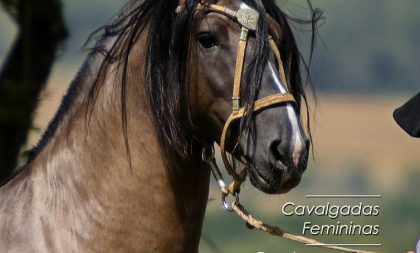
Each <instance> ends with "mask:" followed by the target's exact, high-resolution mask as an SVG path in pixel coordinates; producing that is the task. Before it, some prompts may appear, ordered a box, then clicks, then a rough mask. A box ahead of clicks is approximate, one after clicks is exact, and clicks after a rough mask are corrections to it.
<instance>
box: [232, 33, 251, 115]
mask: <svg viewBox="0 0 420 253" xmlns="http://www.w3.org/2000/svg"><path fill="white" fill-rule="evenodd" d="M247 40H248V29H247V28H245V27H242V31H241V37H240V39H239V44H238V51H237V54H236V66H235V79H234V81H233V95H232V111H233V112H234V113H236V112H238V110H239V107H240V106H241V104H240V93H241V81H242V72H243V67H244V59H245V52H246V45H247Z"/></svg>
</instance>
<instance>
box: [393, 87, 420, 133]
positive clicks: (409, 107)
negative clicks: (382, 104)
mask: <svg viewBox="0 0 420 253" xmlns="http://www.w3.org/2000/svg"><path fill="white" fill-rule="evenodd" d="M393 116H394V119H395V121H396V122H397V123H398V125H399V126H400V127H401V128H402V129H404V131H406V132H407V133H408V134H409V135H411V136H413V137H418V138H420V93H418V94H417V95H415V96H414V97H413V98H411V99H410V100H409V101H408V102H406V103H405V104H404V105H402V106H401V107H400V108H398V109H396V110H395V111H394V114H393Z"/></svg>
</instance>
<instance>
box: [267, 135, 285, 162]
mask: <svg viewBox="0 0 420 253" xmlns="http://www.w3.org/2000/svg"><path fill="white" fill-rule="evenodd" d="M270 152H271V155H272V156H273V158H274V159H275V161H283V160H284V158H285V157H286V155H287V148H284V147H283V145H282V142H281V140H275V141H273V142H272V143H271V144H270Z"/></svg>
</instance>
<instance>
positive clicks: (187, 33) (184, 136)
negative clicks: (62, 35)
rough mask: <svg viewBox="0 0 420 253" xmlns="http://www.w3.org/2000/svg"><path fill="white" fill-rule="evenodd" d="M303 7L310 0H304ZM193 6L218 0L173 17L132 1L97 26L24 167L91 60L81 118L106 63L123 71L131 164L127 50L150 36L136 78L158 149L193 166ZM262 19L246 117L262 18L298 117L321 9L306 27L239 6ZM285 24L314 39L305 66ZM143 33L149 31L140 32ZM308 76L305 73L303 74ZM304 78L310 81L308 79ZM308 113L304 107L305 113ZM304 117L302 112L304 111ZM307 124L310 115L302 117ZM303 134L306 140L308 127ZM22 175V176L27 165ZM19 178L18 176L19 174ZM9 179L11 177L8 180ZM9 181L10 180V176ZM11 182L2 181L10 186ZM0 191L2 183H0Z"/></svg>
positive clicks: (250, 81)
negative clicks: (278, 33)
mask: <svg viewBox="0 0 420 253" xmlns="http://www.w3.org/2000/svg"><path fill="white" fill-rule="evenodd" d="M308 1H309V0H308ZM199 2H205V3H214V2H216V0H204V1H203V0H186V2H185V4H186V8H184V9H183V10H182V11H181V12H180V13H178V14H176V11H175V10H176V8H177V6H178V1H168V0H131V1H129V2H128V4H127V5H126V6H125V7H124V8H123V9H122V11H121V12H120V15H119V16H117V18H116V20H115V21H114V22H112V23H111V24H109V25H106V26H103V27H101V28H100V29H98V30H97V31H95V32H94V33H92V34H91V36H90V37H89V39H88V42H90V41H92V40H96V41H97V42H96V44H95V46H94V47H92V48H91V52H90V56H89V58H88V60H87V61H86V62H85V64H84V65H83V67H82V69H81V71H80V72H79V73H78V75H77V77H76V79H75V80H74V81H73V82H72V84H71V86H70V88H69V89H68V91H67V93H66V95H65V97H64V98H63V101H62V103H61V106H60V107H59V110H58V112H57V113H56V114H55V116H54V118H53V120H52V121H51V122H50V124H49V126H48V128H47V130H46V131H45V133H44V134H43V136H42V138H41V139H40V141H39V142H38V144H37V145H36V146H35V147H34V148H33V149H31V150H29V151H28V152H26V156H27V163H26V165H28V164H30V162H31V161H33V160H34V159H35V158H36V156H37V155H38V154H39V153H40V152H41V151H42V149H43V148H44V147H45V146H46V145H47V143H48V141H49V140H50V138H52V136H53V135H54V133H55V132H56V129H57V127H58V125H59V124H60V120H61V119H62V117H63V116H64V115H65V114H66V113H67V111H68V110H69V108H70V107H71V105H72V101H74V98H75V97H76V96H78V95H79V93H80V92H79V91H80V85H81V81H82V80H83V78H84V77H85V76H86V75H88V73H89V71H88V70H87V69H89V64H90V63H91V62H90V61H89V59H93V57H94V56H97V55H98V54H99V55H102V56H103V57H104V58H103V61H102V63H101V65H100V67H99V71H98V72H97V75H96V78H95V81H94V83H93V85H92V86H91V89H90V91H89V94H88V97H87V101H86V103H87V105H88V106H87V107H86V108H88V109H87V112H86V115H87V116H86V117H87V119H89V118H90V116H91V114H92V113H93V107H94V105H95V102H96V94H98V91H99V90H100V89H101V88H102V86H101V84H102V83H103V82H100V80H101V78H102V77H103V76H104V73H106V70H107V69H108V67H109V66H110V65H112V64H118V67H119V68H120V69H122V70H123V71H122V72H121V73H122V75H121V80H120V83H119V84H118V85H116V87H119V89H120V94H121V97H120V103H121V118H122V125H123V129H124V130H123V135H124V138H125V141H126V149H127V154H128V158H129V159H130V149H129V146H128V136H127V123H128V122H127V115H126V113H127V110H126V89H127V84H128V83H127V71H125V70H127V67H128V60H129V56H130V52H131V51H132V49H133V46H134V45H135V43H136V41H137V40H138V38H139V36H140V35H141V34H142V33H143V32H148V36H147V42H146V49H145V50H147V53H146V58H147V59H146V61H145V62H146V64H147V66H146V68H145V69H146V71H145V72H144V73H139V75H140V74H143V75H145V80H146V82H145V91H146V94H147V100H148V101H147V103H148V105H149V109H150V113H151V114H152V118H153V121H154V125H155V128H156V130H157V135H158V139H159V143H160V147H161V150H162V152H163V154H164V155H166V156H167V157H168V158H169V159H170V160H172V159H173V158H174V157H175V158H176V159H182V160H192V159H193V155H192V151H191V146H192V142H193V140H194V134H195V133H194V128H193V125H192V122H191V120H190V117H189V105H188V101H189V99H188V91H189V90H188V85H186V81H187V78H188V77H187V75H186V68H187V66H188V63H189V62H188V52H189V47H190V46H191V45H190V44H191V41H192V40H191V38H192V37H191V36H194V35H193V34H191V32H192V27H193V26H192V23H194V22H193V21H194V15H193V13H194V10H195V6H196V5H197V4H198V3H199ZM243 2H245V3H246V4H248V5H249V6H252V7H253V8H255V9H256V10H257V11H258V12H259V13H260V17H262V18H260V20H259V29H257V32H256V45H257V46H256V48H255V52H254V53H253V56H252V58H251V62H252V63H251V64H250V67H249V69H248V73H249V74H248V75H247V77H246V78H247V85H246V86H244V87H243V90H242V91H241V92H242V97H243V101H244V103H245V105H246V107H247V109H248V111H249V112H251V111H252V109H253V105H254V102H255V101H256V99H257V97H258V91H259V89H260V87H261V80H262V75H263V69H264V65H265V64H266V62H267V59H268V55H269V54H268V52H269V47H268V46H267V42H266V38H267V37H268V28H267V27H268V25H267V22H268V21H267V18H266V15H265V13H268V14H269V15H270V16H271V17H273V18H274V19H275V20H276V21H277V22H278V23H279V24H280V25H281V27H282V29H283V34H284V36H283V39H282V41H281V43H280V44H279V45H278V46H279V49H280V51H281V53H282V57H283V61H284V62H285V63H287V64H284V65H285V71H286V73H287V78H288V81H289V83H290V84H292V86H291V91H290V92H291V93H292V94H293V95H294V97H295V99H296V101H297V105H298V108H297V109H298V111H300V108H301V104H302V99H303V101H304V102H305V103H306V101H307V98H306V95H305V90H304V88H305V87H304V86H305V84H304V83H303V81H302V77H301V65H302V63H303V65H304V68H305V70H306V72H308V73H309V68H310V63H311V59H312V52H313V47H314V42H315V30H316V24H317V22H318V21H319V19H320V18H321V17H322V14H321V12H320V11H319V10H314V9H312V6H311V5H310V2H308V4H309V6H310V9H311V12H312V18H311V19H310V20H308V21H305V20H299V19H294V18H292V17H290V16H288V15H287V14H285V13H284V12H283V11H281V10H280V8H279V7H278V6H277V5H276V3H275V1H274V0H243ZM290 22H295V23H306V24H310V25H311V30H312V39H311V51H310V60H309V62H308V63H305V61H304V60H303V57H302V54H301V52H300V51H299V49H298V46H297V43H296V41H295V38H294V36H293V32H292V28H291V25H290ZM146 27H147V29H146ZM110 40H112V41H113V44H112V45H109V44H108V45H107V44H106V43H104V42H106V41H110ZM308 76H309V74H308ZM308 80H309V79H308ZM307 110H308V109H307ZM307 112H308V111H307ZM307 117H308V118H309V113H307ZM253 119H254V117H253V115H252V113H248V114H247V116H246V117H244V118H243V119H242V124H241V128H242V129H246V130H250V131H252V128H253ZM307 122H308V126H307V128H308V131H309V135H310V136H311V134H310V125H309V120H308V121H307ZM26 165H25V166H23V167H22V168H21V169H20V170H19V172H20V171H22V170H23V169H24V168H25V167H27V166H26ZM19 172H17V173H16V174H18V173H19ZM14 176H15V175H14ZM14 176H12V177H14ZM10 179H11V178H9V179H8V180H6V182H7V181H9V180H10ZM0 186H1V184H0Z"/></svg>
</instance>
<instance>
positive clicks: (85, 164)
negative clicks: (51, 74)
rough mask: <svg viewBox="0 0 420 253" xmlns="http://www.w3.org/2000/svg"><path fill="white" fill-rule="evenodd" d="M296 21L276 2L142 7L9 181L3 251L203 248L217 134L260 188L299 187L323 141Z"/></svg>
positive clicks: (102, 49) (146, 3) (90, 63)
mask: <svg viewBox="0 0 420 253" xmlns="http://www.w3.org/2000/svg"><path fill="white" fill-rule="evenodd" d="M240 11H241V12H242V14H244V15H243V16H241V20H242V21H241V22H240V21H238V20H239V19H240V18H239V12H240ZM257 14H258V15H257ZM257 17H258V18H257ZM314 20H315V19H313V20H312V21H313V22H314ZM289 21H290V19H289V18H288V17H287V16H286V15H285V14H284V13H283V12H282V11H281V10H280V9H279V7H278V6H277V5H276V4H275V3H274V2H273V1H271V0H244V1H243V2H241V1H239V0H219V1H207V0H205V1H203V0H201V1H200V0H186V1H182V0H181V1H180V2H178V1H168V0H132V1H130V2H129V3H128V4H127V5H126V6H125V7H124V8H123V9H122V11H121V13H120V14H119V15H118V16H117V17H116V18H115V20H114V21H113V22H112V23H111V24H110V25H107V26H105V27H103V28H102V29H100V30H98V31H97V32H96V33H95V34H96V36H95V35H94V36H93V38H97V42H96V44H95V45H94V46H93V47H92V50H91V53H90V55H89V56H88V58H87V60H86V62H85V63H84V65H83V66H82V68H81V70H80V71H79V73H78V75H77V77H76V78H75V80H74V81H73V82H72V84H71V86H70V87H69V89H68V91H67V93H66V95H65V97H64V98H63V101H62V104H61V106H60V107H59V110H58V112H57V113H56V115H55V117H54V118H53V119H52V121H51V123H50V124H49V127H48V129H47V130H46V132H45V133H44V135H43V137H42V138H41V140H40V141H39V143H38V144H37V146H36V147H34V148H33V149H32V150H31V151H29V152H28V154H27V159H28V161H27V164H26V165H25V166H23V167H22V169H20V170H19V172H18V173H16V174H15V175H13V176H12V177H11V178H9V179H8V180H7V181H6V182H4V183H3V186H2V187H1V188H0V200H1V201H0V231H1V236H0V251H1V252H166V253H167V252H197V251H198V244H199V240H200V232H201V228H202V223H203V218H204V213H205V209H206V204H207V198H208V191H209V178H210V166H209V164H208V163H207V162H205V161H203V159H202V158H201V157H202V153H203V148H206V147H209V146H212V145H213V143H214V142H217V143H219V144H221V146H224V147H225V148H226V151H227V152H230V153H231V154H232V155H233V156H234V157H235V158H236V159H237V160H239V161H242V162H243V163H245V164H246V165H247V167H248V168H249V169H248V173H249V178H250V182H251V183H252V185H254V186H255V187H256V188H258V189H260V190H262V191H264V192H266V193H272V194H274V193H284V192H287V191H289V190H290V189H291V188H293V187H295V186H296V185H297V184H298V183H299V181H300V179H301V175H302V173H303V171H304V170H305V168H306V165H307V157H308V151H309V143H310V142H309V141H308V137H307V136H306V134H305V131H304V129H303V127H302V124H301V120H300V111H301V104H302V103H303V100H305V101H306V97H305V92H304V87H303V84H302V83H303V82H302V80H301V73H300V70H301V65H300V64H301V62H300V58H299V57H300V52H299V51H298V47H297V45H296V42H295V39H294V37H293V33H292V30H291V27H290V25H289ZM248 26H249V27H248ZM251 26H252V27H251ZM248 28H249V29H248ZM245 30H249V34H246V36H244V32H245ZM247 32H248V31H247ZM238 41H239V45H242V47H241V46H239V47H238ZM245 41H246V42H247V44H244V43H245ZM269 44H270V45H271V46H273V47H271V46H269ZM244 45H245V46H244ZM276 48H278V50H277V51H276V50H274V49H276ZM239 51H241V52H239ZM280 54H281V56H280ZM241 55H242V56H241ZM238 59H239V62H241V61H242V62H241V64H239V65H241V66H239V65H238ZM276 59H277V60H276ZM283 63H284V67H283V66H282V65H283ZM242 64H243V65H242ZM280 65H281V66H280ZM238 66H239V68H238ZM242 67H243V69H242ZM238 69H240V71H238ZM238 78H239V81H238ZM286 79H287V80H286ZM235 80H236V81H235ZM234 83H235V84H234ZM286 83H288V84H290V85H287V84H286ZM232 84H234V85H232ZM288 86H289V87H288ZM288 92H290V93H291V94H289V93H288ZM231 94H237V97H235V98H234V103H233V104H232V103H231ZM275 94H277V95H275ZM267 97H270V99H271V100H270V99H269V101H268V100H267V99H266V98H267ZM279 98H281V101H280V100H278V99H279ZM276 99H277V100H278V101H277V100H276ZM258 101H263V102H264V103H263V107H261V106H260V105H261V103H259V104H258ZM267 101H268V102H267ZM276 101H277V102H276ZM239 105H240V106H242V107H241V108H239V107H238V106H239ZM235 107H236V108H235ZM257 107H260V108H257ZM232 110H233V111H235V110H236V113H238V112H239V111H240V112H242V113H241V117H239V118H240V119H239V118H238V119H235V120H232V122H231V126H230V127H228V128H229V130H228V131H225V130H223V129H224V125H225V123H226V121H228V120H229V119H228V118H229V117H230V116H231V115H233V114H232ZM308 132H309V131H308ZM222 134H224V135H225V138H224V140H223V141H221V135H222ZM222 142H223V143H222ZM225 144H226V145H225Z"/></svg>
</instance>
